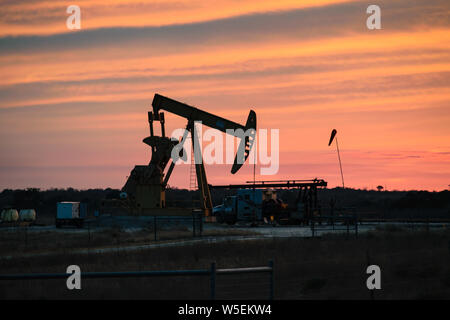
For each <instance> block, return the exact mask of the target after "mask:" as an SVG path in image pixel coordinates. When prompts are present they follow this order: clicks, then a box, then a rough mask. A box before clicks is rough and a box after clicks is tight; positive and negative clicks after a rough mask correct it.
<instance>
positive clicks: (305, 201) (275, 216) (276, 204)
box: [211, 179, 327, 224]
mask: <svg viewBox="0 0 450 320" xmlns="http://www.w3.org/2000/svg"><path fill="white" fill-rule="evenodd" d="M326 186H327V182H326V181H324V180H321V179H313V180H277V181H254V182H247V183H246V184H240V185H223V186H211V188H212V189H237V192H236V195H234V196H226V197H225V198H224V201H223V204H221V205H218V206H216V207H214V209H213V215H214V216H215V217H216V221H217V222H219V223H228V224H235V223H236V222H252V223H258V222H266V223H268V222H270V223H272V222H277V223H280V224H308V223H309V222H310V221H311V220H312V219H313V218H314V217H317V216H320V206H319V205H318V199H317V189H318V188H322V187H326ZM278 189H297V190H298V194H297V199H296V201H295V205H294V206H291V207H289V206H288V205H287V204H286V203H283V201H282V200H281V199H279V198H278V197H277V190H278Z"/></svg>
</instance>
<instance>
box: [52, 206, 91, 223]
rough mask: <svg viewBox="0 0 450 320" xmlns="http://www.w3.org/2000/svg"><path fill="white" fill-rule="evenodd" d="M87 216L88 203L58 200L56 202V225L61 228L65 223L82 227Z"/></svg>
mask: <svg viewBox="0 0 450 320" xmlns="http://www.w3.org/2000/svg"><path fill="white" fill-rule="evenodd" d="M86 216H87V205H86V204H85V203H80V202H67V201H65V202H58V203H57V204H56V221H55V225H56V227H57V228H60V227H62V226H65V225H70V226H75V227H77V228H82V227H83V225H84V219H85V218H86Z"/></svg>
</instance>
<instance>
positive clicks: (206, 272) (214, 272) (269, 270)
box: [0, 261, 274, 300]
mask: <svg viewBox="0 0 450 320" xmlns="http://www.w3.org/2000/svg"><path fill="white" fill-rule="evenodd" d="M261 273H263V274H267V275H268V280H269V281H268V292H269V295H268V297H267V298H268V299H269V300H272V299H273V298H274V277H273V261H269V263H268V265H267V266H265V267H247V268H230V269H217V267H216V263H215V262H213V263H211V266H210V268H209V269H199V270H159V271H126V272H81V273H80V276H81V278H82V279H83V278H84V279H99V278H100V279H101V278H152V277H180V276H186V277H191V276H201V277H209V283H210V299H212V300H214V299H216V284H217V278H218V277H228V276H230V275H239V274H261ZM70 275H71V274H68V273H28V274H2V275H0V281H2V280H3V281H11V280H46V279H66V278H68V277H69V276H70Z"/></svg>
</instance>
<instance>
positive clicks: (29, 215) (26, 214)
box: [19, 209, 36, 221]
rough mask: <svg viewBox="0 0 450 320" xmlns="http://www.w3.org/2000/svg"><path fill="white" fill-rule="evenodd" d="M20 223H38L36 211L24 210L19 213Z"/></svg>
mask: <svg viewBox="0 0 450 320" xmlns="http://www.w3.org/2000/svg"><path fill="white" fill-rule="evenodd" d="M19 220H20V221H36V211H35V210H34V209H22V210H20V212H19Z"/></svg>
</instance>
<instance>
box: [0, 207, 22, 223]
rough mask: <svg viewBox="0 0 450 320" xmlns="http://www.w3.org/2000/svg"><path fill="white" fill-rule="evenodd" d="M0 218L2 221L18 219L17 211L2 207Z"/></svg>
mask: <svg viewBox="0 0 450 320" xmlns="http://www.w3.org/2000/svg"><path fill="white" fill-rule="evenodd" d="M1 218H2V221H3V222H15V221H17V220H19V213H18V212H17V210H16V209H4V210H3V211H2V217H1Z"/></svg>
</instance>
